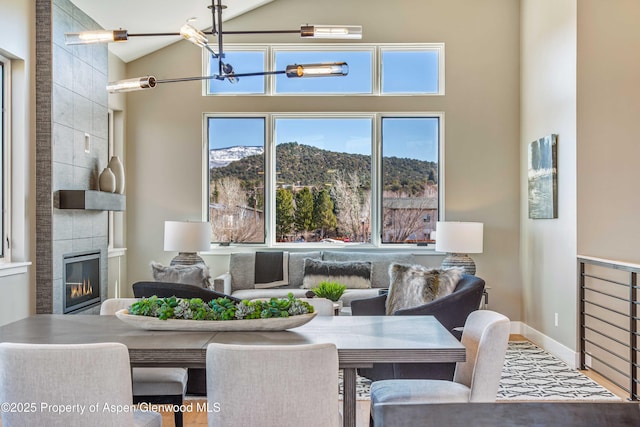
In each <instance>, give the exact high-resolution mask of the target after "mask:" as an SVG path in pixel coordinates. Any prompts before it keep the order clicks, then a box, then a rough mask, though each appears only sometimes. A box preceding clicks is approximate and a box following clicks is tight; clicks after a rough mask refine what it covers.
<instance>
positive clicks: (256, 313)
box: [116, 294, 318, 331]
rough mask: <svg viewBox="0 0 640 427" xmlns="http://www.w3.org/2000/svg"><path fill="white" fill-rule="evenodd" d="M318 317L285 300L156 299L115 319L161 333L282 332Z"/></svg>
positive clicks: (143, 301)
mask: <svg viewBox="0 0 640 427" xmlns="http://www.w3.org/2000/svg"><path fill="white" fill-rule="evenodd" d="M317 314H318V313H316V312H314V310H313V306H311V305H310V304H309V303H307V302H306V301H300V300H298V299H296V298H294V297H293V295H292V294H289V296H288V298H280V299H278V298H271V299H270V300H268V301H247V300H244V301H241V302H235V301H232V300H230V299H228V298H217V299H214V300H212V301H210V302H208V303H206V302H204V301H202V300H201V299H200V298H192V299H186V298H185V299H183V298H176V297H170V298H158V297H157V296H152V297H150V298H143V299H141V300H140V301H138V302H136V303H134V304H133V305H132V306H131V307H130V308H129V309H124V310H120V311H118V312H116V316H117V317H118V318H119V319H120V320H122V321H123V322H126V323H128V324H131V325H133V326H136V327H138V328H141V329H146V330H164V331H181V330H184V331H282V330H285V329H291V328H295V327H298V326H302V325H304V324H305V323H307V322H309V321H311V320H312V319H313V318H314V317H315V316H316V315H317Z"/></svg>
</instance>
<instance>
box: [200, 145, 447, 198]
mask: <svg viewBox="0 0 640 427" xmlns="http://www.w3.org/2000/svg"><path fill="white" fill-rule="evenodd" d="M262 154H263V149H262V147H229V148H224V149H217V150H210V152H209V166H210V177H211V180H212V181H213V180H217V179H220V178H224V177H235V178H238V179H240V180H241V181H244V182H245V183H246V184H250V185H253V183H255V182H257V181H261V180H262V174H263V173H264V172H263V170H262V168H263V161H262ZM276 165H277V167H278V171H277V174H278V176H277V181H278V183H279V184H284V185H296V186H309V187H318V188H321V187H324V186H325V184H330V183H331V182H333V176H334V174H335V173H336V172H337V171H346V172H355V173H357V175H358V176H360V177H361V178H362V180H363V185H364V187H365V188H370V186H371V183H370V176H371V157H370V156H367V155H362V154H348V153H338V152H334V151H328V150H322V149H320V148H317V147H313V146H309V145H303V144H298V143H297V142H288V143H285V144H279V145H277V146H276ZM383 171H384V176H385V179H384V184H385V188H384V189H385V190H390V191H400V190H402V191H404V192H406V193H407V194H419V193H420V192H422V191H424V186H425V184H426V183H427V182H428V181H431V183H437V177H438V170H437V163H435V162H428V161H421V160H414V159H407V158H398V157H384V158H383Z"/></svg>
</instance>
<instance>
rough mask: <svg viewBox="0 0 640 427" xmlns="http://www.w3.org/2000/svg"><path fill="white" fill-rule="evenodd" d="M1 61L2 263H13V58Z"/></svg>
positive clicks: (2, 57)
mask: <svg viewBox="0 0 640 427" xmlns="http://www.w3.org/2000/svg"><path fill="white" fill-rule="evenodd" d="M0 63H2V68H1V70H0V72H2V73H3V77H2V85H0V90H1V93H0V119H1V120H2V121H3V123H2V127H1V128H0V161H1V162H2V176H1V178H2V182H1V183H0V192H1V194H0V203H1V206H0V209H2V221H1V223H2V230H0V239H2V243H1V244H0V247H1V248H2V251H1V252H2V253H0V264H9V263H11V245H10V244H9V241H10V230H11V193H10V191H11V105H12V101H11V60H10V59H9V58H7V57H5V56H2V55H0Z"/></svg>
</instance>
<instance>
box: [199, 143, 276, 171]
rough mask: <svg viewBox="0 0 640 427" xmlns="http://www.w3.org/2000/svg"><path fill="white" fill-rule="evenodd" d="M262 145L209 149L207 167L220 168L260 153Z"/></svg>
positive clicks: (262, 148)
mask: <svg viewBox="0 0 640 427" xmlns="http://www.w3.org/2000/svg"><path fill="white" fill-rule="evenodd" d="M263 152H264V147H245V146H235V147H227V148H218V149H215V150H209V168H210V169H211V168H221V167H223V166H227V165H228V164H229V163H232V162H235V161H238V160H240V159H244V158H245V157H248V156H255V155H262V153H263Z"/></svg>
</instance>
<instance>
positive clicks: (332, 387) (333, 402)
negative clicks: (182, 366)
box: [206, 343, 341, 427]
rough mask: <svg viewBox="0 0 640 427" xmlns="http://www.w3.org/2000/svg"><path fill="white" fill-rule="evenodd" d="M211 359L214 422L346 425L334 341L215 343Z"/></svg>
mask: <svg viewBox="0 0 640 427" xmlns="http://www.w3.org/2000/svg"><path fill="white" fill-rule="evenodd" d="M206 358H207V401H208V406H209V407H208V414H207V416H208V424H209V427H214V426H234V425H243V426H258V425H259V426H262V427H279V426H283V425H287V426H305V427H328V426H336V427H337V426H339V425H340V424H341V417H340V413H339V410H338V351H337V349H336V346H335V345H334V344H331V343H321V344H297V345H238V344H220V343H211V344H209V345H208V347H207V356H206Z"/></svg>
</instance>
